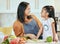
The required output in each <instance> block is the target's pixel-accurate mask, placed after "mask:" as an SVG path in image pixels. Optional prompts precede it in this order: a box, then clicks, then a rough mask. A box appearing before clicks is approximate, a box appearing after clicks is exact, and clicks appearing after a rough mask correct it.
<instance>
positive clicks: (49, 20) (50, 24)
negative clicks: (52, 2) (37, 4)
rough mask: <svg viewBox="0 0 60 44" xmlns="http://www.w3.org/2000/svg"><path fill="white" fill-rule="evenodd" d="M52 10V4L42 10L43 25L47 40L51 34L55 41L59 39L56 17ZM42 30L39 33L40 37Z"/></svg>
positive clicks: (44, 37) (44, 35)
mask: <svg viewBox="0 0 60 44" xmlns="http://www.w3.org/2000/svg"><path fill="white" fill-rule="evenodd" d="M52 15H53V14H52V10H51V8H50V6H44V7H43V9H42V12H41V18H42V19H41V22H42V25H43V39H44V40H46V38H47V37H49V36H51V37H52V38H53V40H54V41H58V39H57V37H56V31H55V21H54V20H55V19H54V18H53V17H52ZM40 34H41V32H40V31H39V32H38V34H37V38H39V36H40Z"/></svg>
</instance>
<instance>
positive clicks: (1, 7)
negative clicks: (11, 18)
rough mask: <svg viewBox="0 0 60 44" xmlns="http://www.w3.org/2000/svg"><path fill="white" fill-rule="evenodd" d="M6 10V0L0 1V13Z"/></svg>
mask: <svg viewBox="0 0 60 44" xmlns="http://www.w3.org/2000/svg"><path fill="white" fill-rule="evenodd" d="M6 10H7V0H0V13H1V12H3V11H6Z"/></svg>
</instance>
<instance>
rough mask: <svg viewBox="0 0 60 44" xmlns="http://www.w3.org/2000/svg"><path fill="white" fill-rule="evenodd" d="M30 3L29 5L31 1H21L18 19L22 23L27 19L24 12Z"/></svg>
mask: <svg viewBox="0 0 60 44" xmlns="http://www.w3.org/2000/svg"><path fill="white" fill-rule="evenodd" d="M28 5H29V3H27V2H21V3H20V4H19V6H18V9H17V19H18V20H19V21H20V22H22V23H23V22H24V20H25V16H24V12H25V9H26V8H27V6H28Z"/></svg>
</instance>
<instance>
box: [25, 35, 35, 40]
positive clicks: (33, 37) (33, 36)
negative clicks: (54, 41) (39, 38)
mask: <svg viewBox="0 0 60 44" xmlns="http://www.w3.org/2000/svg"><path fill="white" fill-rule="evenodd" d="M25 36H28V37H30V38H31V39H36V36H35V35H34V34H26V35H25Z"/></svg>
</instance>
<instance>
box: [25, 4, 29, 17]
mask: <svg viewBox="0 0 60 44" xmlns="http://www.w3.org/2000/svg"><path fill="white" fill-rule="evenodd" d="M29 13H30V5H28V6H27V8H26V9H25V16H28V15H29Z"/></svg>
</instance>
